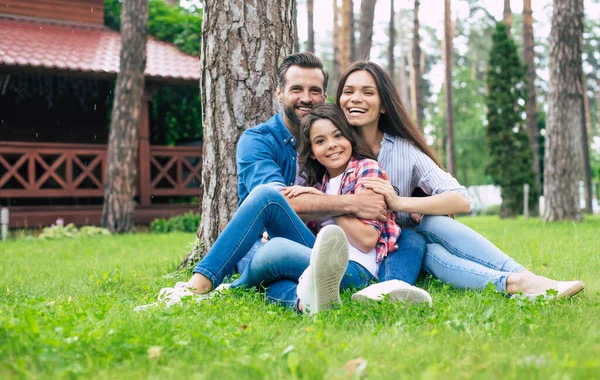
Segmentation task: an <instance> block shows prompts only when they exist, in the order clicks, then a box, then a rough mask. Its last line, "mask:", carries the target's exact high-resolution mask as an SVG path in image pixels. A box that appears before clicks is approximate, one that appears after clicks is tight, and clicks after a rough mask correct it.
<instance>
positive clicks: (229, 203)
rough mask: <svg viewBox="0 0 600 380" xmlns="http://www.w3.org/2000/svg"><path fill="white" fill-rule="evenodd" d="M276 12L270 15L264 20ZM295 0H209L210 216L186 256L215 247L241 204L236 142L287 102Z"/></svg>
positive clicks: (205, 202) (206, 183)
mask: <svg viewBox="0 0 600 380" xmlns="http://www.w3.org/2000/svg"><path fill="white" fill-rule="evenodd" d="M264 20H269V22H264ZM293 22H294V21H293V9H292V2H291V1H283V2H282V1H278V0H261V1H257V2H256V3H255V5H254V6H250V5H249V3H248V2H247V1H244V0H236V1H228V2H223V1H221V0H206V1H205V5H204V17H203V24H202V46H201V51H200V56H201V61H202V64H201V67H202V82H201V83H200V89H201V95H202V119H203V128H204V146H203V157H202V159H203V166H202V188H203V197H202V221H201V223H200V227H199V229H198V233H197V235H198V241H199V244H198V246H196V247H195V248H194V249H192V251H191V252H189V253H188V256H187V257H186V258H185V259H184V261H183V262H182V263H181V264H180V268H186V267H189V266H190V265H191V264H192V263H193V262H194V261H196V260H197V259H198V258H199V257H201V256H202V255H203V254H204V253H205V251H207V250H208V249H209V248H210V247H211V246H212V244H213V243H214V241H215V240H216V238H217V236H218V235H219V233H220V232H221V231H222V230H223V228H225V225H226V224H227V223H228V222H229V220H230V219H231V217H232V215H233V214H234V212H235V211H236V210H237V201H238V195H237V173H236V160H235V156H236V154H235V152H236V144H237V142H238V139H239V137H240V136H241V134H242V133H243V132H244V130H246V129H247V128H250V127H253V126H254V125H257V124H259V123H261V122H264V121H266V120H268V119H269V118H270V117H271V116H272V115H273V114H275V113H277V112H278V110H279V105H278V102H277V98H276V97H275V89H276V87H277V74H276V73H277V67H278V65H279V63H280V62H281V61H282V60H283V58H284V57H285V56H286V55H288V54H289V53H290V52H291V51H292V47H293V38H294V36H293Z"/></svg>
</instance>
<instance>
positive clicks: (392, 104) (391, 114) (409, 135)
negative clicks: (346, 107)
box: [335, 61, 441, 167]
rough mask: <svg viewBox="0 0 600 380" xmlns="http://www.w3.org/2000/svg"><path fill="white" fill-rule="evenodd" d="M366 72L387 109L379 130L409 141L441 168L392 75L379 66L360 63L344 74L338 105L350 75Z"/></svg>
mask: <svg viewBox="0 0 600 380" xmlns="http://www.w3.org/2000/svg"><path fill="white" fill-rule="evenodd" d="M362 70H364V71H366V72H368V73H369V74H371V76H372V77H373V80H374V81H375V84H376V86H377V91H378V92H379V98H380V99H381V105H382V106H383V109H385V113H383V114H381V116H380V117H379V124H378V126H377V128H378V129H379V130H380V131H381V132H384V133H388V134H390V135H392V136H398V137H402V138H403V139H406V140H409V141H410V142H412V143H413V144H414V145H415V146H417V148H419V149H420V150H421V151H422V152H423V153H425V154H426V155H428V156H429V158H431V159H432V160H433V162H435V163H436V164H437V165H438V166H440V167H441V165H440V163H439V161H438V160H437V159H436V158H435V155H434V154H433V151H432V150H431V148H429V146H428V145H427V143H426V142H425V136H424V135H423V133H422V132H421V130H419V128H418V127H417V126H416V125H415V123H413V121H412V120H411V118H410V115H409V114H408V112H407V111H406V108H405V107H404V104H403V103H402V99H400V94H399V93H398V89H397V88H396V85H395V84H394V81H393V80H392V78H391V77H390V75H389V74H388V73H387V72H386V71H385V70H384V69H382V68H381V66H379V65H378V64H376V63H374V62H371V61H358V62H355V63H353V64H352V65H351V66H350V67H348V68H347V69H346V71H345V72H344V73H343V74H342V76H341V78H340V81H339V84H338V88H337V94H336V98H335V99H336V100H335V101H336V104H337V105H338V106H339V105H340V98H341V96H342V94H343V91H344V85H345V84H346V81H347V80H348V77H349V76H350V74H352V73H354V72H356V71H362Z"/></svg>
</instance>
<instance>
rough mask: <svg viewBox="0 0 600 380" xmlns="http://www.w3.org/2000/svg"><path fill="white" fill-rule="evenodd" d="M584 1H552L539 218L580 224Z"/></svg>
mask: <svg viewBox="0 0 600 380" xmlns="http://www.w3.org/2000/svg"><path fill="white" fill-rule="evenodd" d="M582 34H583V0H554V10H553V14H552V29H551V31H550V57H549V70H550V81H549V86H548V115H547V118H546V153H545V159H544V200H545V201H544V203H545V206H544V220H545V221H557V220H563V219H568V220H581V218H582V216H581V210H580V209H579V177H580V173H581V155H582V152H581V133H580V128H581V118H582V115H581V110H582V106H581V101H582V83H581V79H582V77H583V70H582V58H581V54H582V50H583V48H582Z"/></svg>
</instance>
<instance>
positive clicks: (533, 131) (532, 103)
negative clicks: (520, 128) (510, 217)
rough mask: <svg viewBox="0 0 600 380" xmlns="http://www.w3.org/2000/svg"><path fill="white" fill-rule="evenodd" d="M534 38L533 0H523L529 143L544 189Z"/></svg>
mask: <svg viewBox="0 0 600 380" xmlns="http://www.w3.org/2000/svg"><path fill="white" fill-rule="evenodd" d="M533 49H534V39H533V16H532V12H531V0H523V63H525V66H526V68H527V73H526V74H525V75H526V78H527V105H526V108H525V111H526V114H527V132H528V134H529V143H530V144H531V149H532V150H533V172H534V173H535V183H536V184H537V187H538V189H540V190H541V189H542V182H541V176H540V174H541V173H540V148H539V141H538V140H539V130H538V127H537V106H536V99H535V79H536V72H535V61H534V57H535V54H534V50H533Z"/></svg>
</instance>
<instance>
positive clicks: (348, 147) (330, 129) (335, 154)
mask: <svg viewBox="0 0 600 380" xmlns="http://www.w3.org/2000/svg"><path fill="white" fill-rule="evenodd" d="M309 140H310V146H311V150H312V155H311V158H313V159H316V160H317V161H319V163H321V165H323V166H325V169H327V171H328V172H329V176H330V177H332V178H333V177H337V176H338V175H340V174H342V173H343V172H344V170H346V166H348V161H350V157H351V156H352V144H351V143H350V141H349V140H348V139H347V138H346V137H344V135H342V132H340V130H339V129H338V127H336V126H335V125H334V124H333V123H332V122H331V121H330V120H329V119H319V120H317V121H315V122H314V123H313V124H312V126H311V127H310V135H309Z"/></svg>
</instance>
